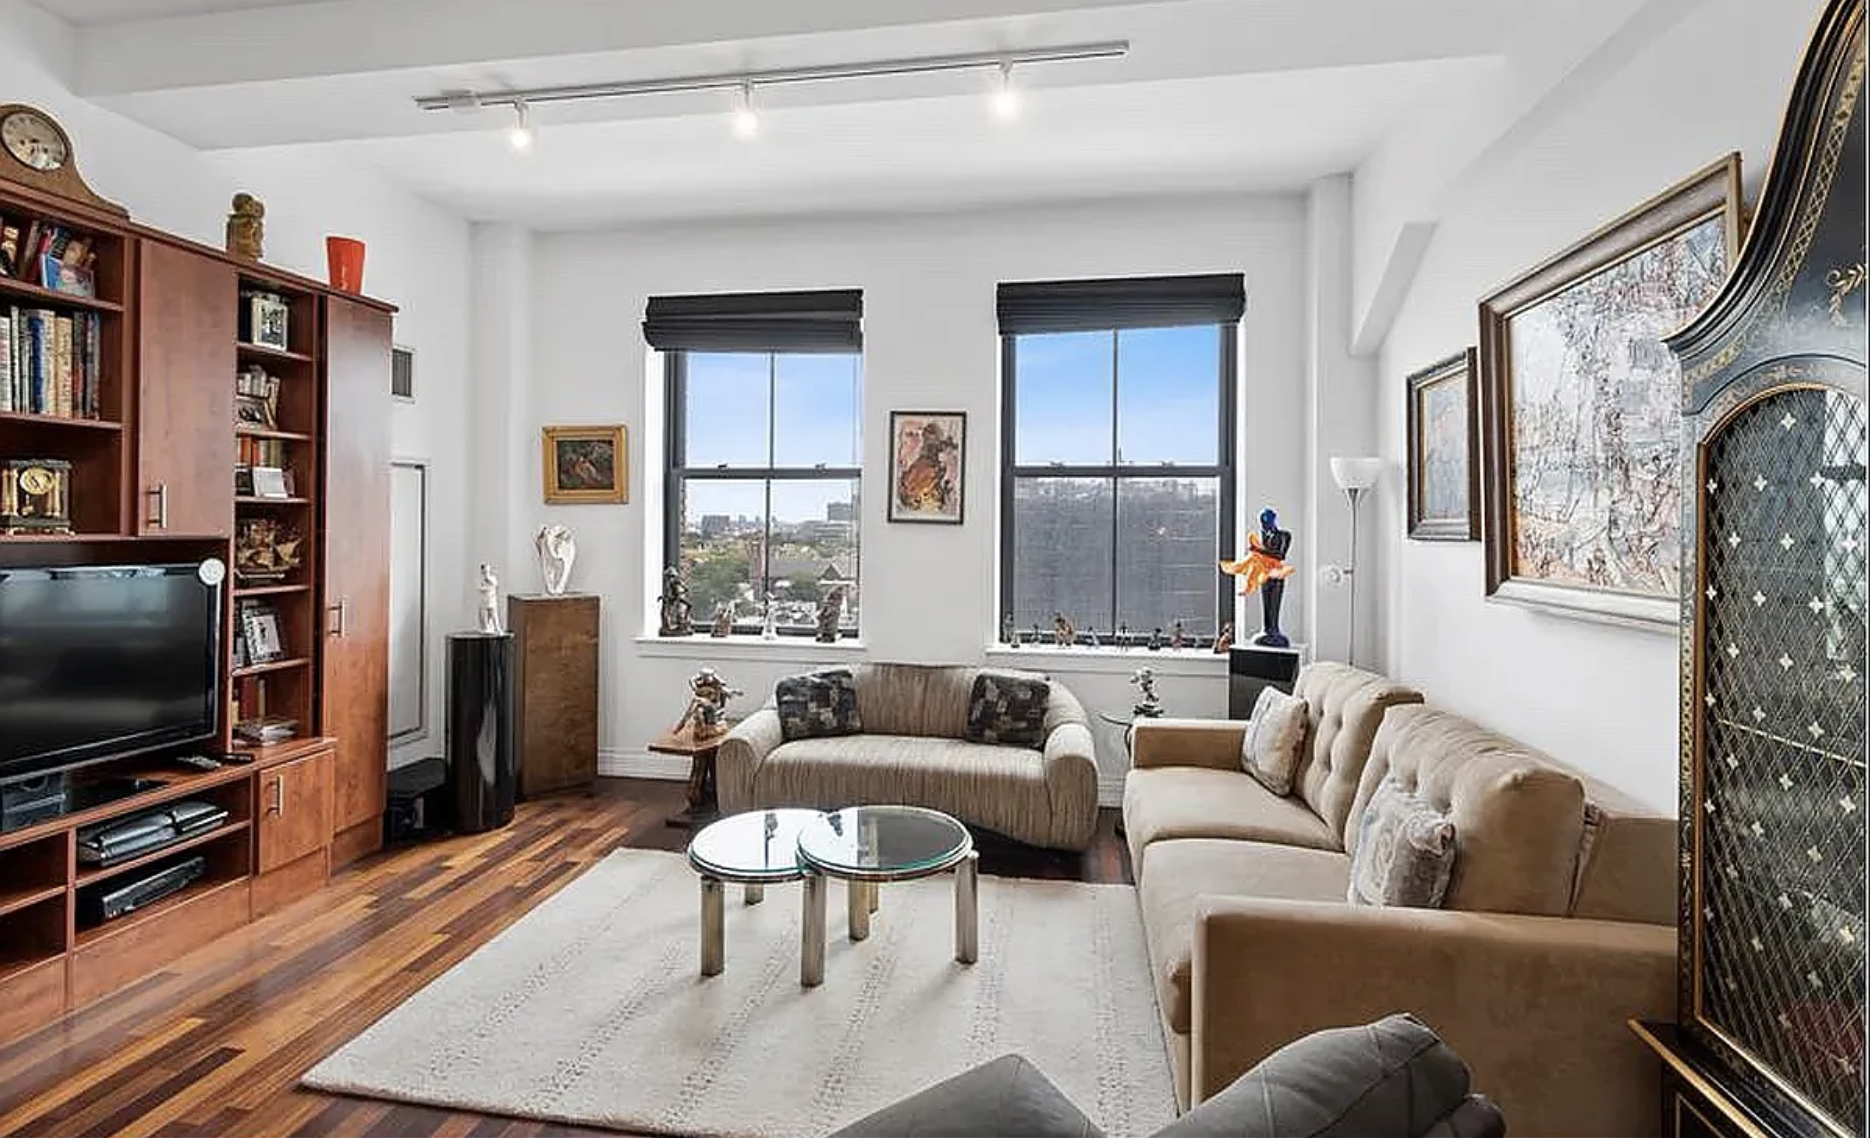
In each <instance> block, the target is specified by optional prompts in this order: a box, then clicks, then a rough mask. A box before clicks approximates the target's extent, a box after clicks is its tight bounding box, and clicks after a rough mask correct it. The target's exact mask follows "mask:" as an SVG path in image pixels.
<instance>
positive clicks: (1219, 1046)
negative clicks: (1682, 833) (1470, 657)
mask: <svg viewBox="0 0 1870 1138" xmlns="http://www.w3.org/2000/svg"><path fill="white" fill-rule="evenodd" d="M1296 691H1297V694H1299V695H1303V696H1306V697H1307V699H1308V701H1309V702H1310V703H1311V711H1312V719H1313V726H1312V730H1313V738H1312V746H1311V749H1310V752H1309V754H1308V755H1307V756H1306V758H1305V760H1304V763H1303V765H1302V766H1301V768H1300V773H1299V776H1298V778H1297V780H1296V784H1295V789H1294V792H1293V795H1292V796H1291V797H1290V798H1285V799H1281V798H1278V797H1275V796H1274V795H1273V794H1272V793H1271V792H1269V791H1267V790H1266V789H1265V788H1264V787H1262V786H1261V785H1260V784H1259V783H1258V782H1257V781H1255V780H1254V779H1253V778H1252V777H1251V776H1249V775H1247V774H1245V773H1244V772H1243V771H1242V769H1241V765H1240V748H1241V741H1242V736H1243V734H1244V731H1245V727H1246V725H1245V724H1244V723H1240V722H1214V721H1194V720H1163V721H1159V722H1148V723H1142V724H1139V725H1138V727H1137V730H1136V734H1135V738H1134V758H1133V762H1134V769H1133V770H1132V771H1131V772H1130V774H1129V778H1128V782H1127V785H1126V787H1125V792H1124V817H1125V822H1126V825H1127V826H1128V830H1129V841H1130V848H1131V854H1132V858H1133V863H1134V866H1135V870H1136V878H1137V885H1138V896H1139V899H1140V902H1141V905H1142V908H1143V917H1144V923H1145V926H1146V933H1147V942H1148V948H1149V956H1150V965H1151V967H1152V969H1154V973H1155V979H1156V983H1157V995H1158V998H1159V1001H1160V1006H1161V1009H1162V1013H1163V1019H1164V1022H1165V1026H1166V1029H1167V1031H1168V1035H1169V1040H1170V1047H1171V1051H1172V1053H1173V1059H1174V1065H1175V1069H1176V1082H1177V1094H1178V1096H1179V1097H1180V1098H1181V1099H1182V1102H1183V1105H1184V1106H1186V1105H1187V1104H1188V1103H1189V1102H1191V1101H1193V1102H1199V1101H1201V1100H1202V1099H1204V1098H1206V1097H1207V1096H1208V1095H1210V1094H1213V1093H1214V1092H1215V1091H1217V1090H1218V1089H1220V1088H1222V1087H1225V1086H1227V1085H1228V1084H1229V1083H1230V1082H1231V1081H1232V1080H1233V1079H1234V1078H1235V1077H1237V1076H1238V1075H1239V1074H1241V1072H1243V1071H1246V1070H1247V1069H1249V1068H1250V1067H1252V1066H1253V1064H1255V1063H1257V1062H1258V1061H1259V1060H1261V1059H1262V1058H1264V1057H1265V1056H1266V1055H1268V1054H1269V1053H1271V1052H1272V1051H1273V1050H1274V1049H1276V1048H1277V1047H1279V1046H1280V1045H1281V1044H1282V1043H1284V1042H1285V1041H1286V1040H1289V1039H1292V1038H1294V1037H1296V1036H1300V1035H1304V1034H1305V1033H1307V1032H1310V1031H1316V1030H1318V1029H1320V1028H1324V1027H1331V1026H1337V1025H1344V1024H1352V1023H1362V1022H1365V1021H1368V1020H1371V1019H1374V1018H1376V1017H1378V1016H1381V1015H1385V1014H1388V1013H1390V1012H1395V1011H1407V1012H1412V1013H1414V1014H1415V1015H1417V1016H1420V1017H1421V1018H1422V1019H1423V1020H1424V1021H1425V1022H1427V1023H1429V1024H1430V1025H1432V1026H1433V1027H1434V1028H1435V1030H1436V1031H1437V1032H1439V1033H1440V1034H1441V1036H1442V1037H1443V1038H1444V1039H1446V1040H1447V1041H1448V1044H1449V1046H1451V1047H1453V1048H1455V1049H1456V1050H1457V1051H1459V1052H1460V1053H1461V1054H1462V1055H1464V1056H1466V1057H1467V1058H1468V1059H1469V1061H1470V1062H1471V1063H1472V1066H1473V1069H1474V1079H1475V1085H1477V1086H1482V1087H1485V1088H1486V1089H1487V1093H1488V1094H1489V1095H1490V1096H1492V1097H1493V1098H1495V1099H1496V1100H1497V1101H1498V1102H1499V1103H1500V1106H1501V1108H1502V1110H1504V1111H1505V1114H1506V1117H1507V1118H1509V1119H1511V1120H1512V1130H1513V1133H1515V1134H1521V1135H1532V1134H1566V1135H1588V1134H1626V1135H1627V1134H1648V1133H1653V1132H1654V1131H1655V1129H1656V1127H1657V1125H1658V1120H1659V1117H1660V1116H1659V1113H1658V1111H1659V1106H1658V1097H1657V1096H1658V1090H1657V1087H1658V1083H1657V1070H1656V1067H1655V1064H1654V1062H1653V1060H1651V1059H1650V1058H1648V1057H1647V1056H1646V1054H1645V1052H1644V1051H1643V1049H1642V1047H1641V1046H1640V1045H1639V1044H1638V1043H1637V1042H1636V1040H1635V1038H1634V1037H1633V1036H1631V1034H1630V1033H1629V1032H1628V1031H1627V1030H1626V1028H1625V1026H1624V1021H1625V1020H1626V1019H1627V1018H1629V1017H1632V1016H1637V1017H1661V1018H1668V1017H1670V1016H1672V1015H1673V1013H1674V1009H1675V928H1674V921H1675V868H1674V866H1675V844H1676V835H1675V824H1674V822H1673V821H1672V820H1671V819H1668V818H1664V817H1660V816H1657V815H1655V814H1653V813H1651V812H1647V811H1644V810H1642V809H1640V808H1638V807H1636V806H1635V805H1633V804H1632V803H1630V802H1629V801H1627V800H1625V799H1624V798H1623V797H1622V796H1620V795H1618V794H1617V793H1616V792H1615V791H1613V790H1611V789H1610V788H1608V787H1606V786H1603V785H1601V784H1599V783H1597V782H1596V781H1594V780H1592V779H1590V778H1588V777H1585V776H1582V775H1580V774H1577V773H1575V772H1573V771H1570V770H1567V769H1565V768H1563V767H1561V766H1560V765H1559V764H1557V763H1555V762H1554V761H1553V760H1551V759H1549V758H1546V757H1545V756H1543V755H1540V754H1538V753H1536V752H1534V751H1532V750H1530V749H1528V748H1527V747H1525V746H1523V745H1521V744H1519V743H1517V742H1515V741H1513V740H1512V739H1508V738H1505V737H1503V736H1501V735H1497V734H1494V733H1492V732H1490V731H1487V730H1485V729H1483V728H1481V727H1479V726H1477V725H1475V724H1474V723H1472V722H1470V721H1468V720H1466V719H1463V718H1461V717H1460V716H1457V715H1454V714H1452V713H1450V712H1446V711H1442V710H1438V709H1435V708H1432V707H1428V706H1424V705H1422V704H1420V703H1419V702H1418V701H1419V700H1420V698H1421V697H1420V696H1419V695H1418V694H1416V693H1415V692H1413V691H1410V690H1408V689H1407V688H1404V687H1402V686H1400V685H1397V684H1395V683H1393V682H1392V681H1389V680H1386V679H1384V678H1383V677H1380V676H1376V675H1373V674H1371V673H1368V672H1362V671H1359V670H1356V669H1352V668H1349V667H1346V666H1344V665H1341V664H1315V665H1311V666H1309V667H1308V668H1306V669H1305V671H1304V672H1303V673H1302V674H1301V676H1300V679H1299V683H1298V686H1297V689H1296ZM1388 774H1394V775H1395V776H1396V777H1397V778H1398V779H1399V780H1400V781H1401V782H1402V783H1403V784H1404V785H1405V786H1406V787H1408V788H1410V789H1412V790H1414V791H1415V792H1416V793H1417V794H1419V795H1421V796H1422V797H1424V798H1426V799H1427V800H1429V801H1430V802H1431V803H1433V804H1434V805H1435V806H1437V807H1438V808H1441V809H1443V810H1446V811H1447V812H1448V813H1449V814H1450V815H1451V816H1452V818H1453V820H1454V823H1455V828H1456V834H1457V839H1456V840H1457V844H1458V848H1459V853H1458V856H1457V860H1456V862H1455V868H1454V876H1453V878H1452V880H1451V882H1450V884H1449V887H1448V893H1447V897H1446V899H1445V901H1444V905H1443V907H1442V908H1440V909H1403V908H1370V907H1363V906H1352V905H1350V904H1348V903H1347V902H1346V900H1345V894H1346V891H1347V888H1348V885H1349V872H1350V861H1351V853H1352V852H1354V848H1355V846H1354V843H1355V840H1356V836H1357V819H1358V818H1360V817H1361V816H1362V814H1363V810H1364V806H1365V804H1366V803H1368V801H1369V799H1370V796H1371V795H1372V793H1374V791H1375V789H1376V786H1377V784H1378V783H1379V782H1380V781H1381V780H1382V779H1383V777H1384V776H1385V775H1388ZM1347 847H1348V848H1347Z"/></svg>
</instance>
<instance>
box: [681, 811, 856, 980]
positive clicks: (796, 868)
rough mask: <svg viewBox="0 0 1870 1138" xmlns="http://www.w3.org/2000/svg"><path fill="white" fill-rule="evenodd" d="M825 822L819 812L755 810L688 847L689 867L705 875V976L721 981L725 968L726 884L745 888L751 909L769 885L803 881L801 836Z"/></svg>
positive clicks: (716, 826)
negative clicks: (718, 978)
mask: <svg viewBox="0 0 1870 1138" xmlns="http://www.w3.org/2000/svg"><path fill="white" fill-rule="evenodd" d="M822 817H824V815H822V814H820V813H819V812H818V811H816V810H753V811H749V812H747V813H745V814H735V815H733V816H732V817H728V818H723V819H721V820H720V821H718V822H714V823H711V824H709V825H708V826H707V827H705V828H704V829H703V830H702V831H701V832H700V833H698V834H696V835H695V837H694V840H693V841H691V842H689V843H688V864H689V865H690V866H692V867H694V870H695V872H696V873H699V874H700V875H701V974H702V975H703V976H718V975H719V974H720V972H721V969H722V968H723V967H725V966H726V957H727V951H726V944H725V941H726V937H727V934H726V922H727V915H726V913H725V912H724V911H723V903H724V898H723V893H724V892H725V883H726V882H729V881H731V882H734V883H735V884H738V885H742V886H745V888H746V902H747V904H749V905H757V904H759V903H760V902H761V901H763V900H765V898H766V887H767V886H768V885H772V884H775V883H778V882H784V881H797V880H799V879H800V878H802V877H804V876H805V875H806V874H805V867H804V866H803V865H801V864H800V861H799V833H800V831H801V830H803V829H804V828H805V827H806V826H807V825H808V824H810V823H812V822H815V821H817V820H819V819H820V818H822Z"/></svg>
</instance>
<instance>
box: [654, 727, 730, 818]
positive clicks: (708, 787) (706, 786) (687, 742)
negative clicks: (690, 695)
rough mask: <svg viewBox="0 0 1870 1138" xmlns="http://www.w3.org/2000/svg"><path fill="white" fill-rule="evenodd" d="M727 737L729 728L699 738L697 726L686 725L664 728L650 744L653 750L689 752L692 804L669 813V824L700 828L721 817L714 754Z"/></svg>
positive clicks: (664, 752)
mask: <svg viewBox="0 0 1870 1138" xmlns="http://www.w3.org/2000/svg"><path fill="white" fill-rule="evenodd" d="M725 738H727V732H725V731H723V732H721V733H720V734H719V735H710V736H708V737H707V738H705V739H697V738H695V731H694V728H693V727H684V728H682V729H681V730H680V731H668V732H664V733H663V734H661V735H658V736H657V737H656V738H655V739H654V740H653V741H652V742H651V743H650V744H649V749H650V751H652V752H653V753H655V754H658V755H686V756H688V808H687V809H686V810H683V811H682V812H681V813H679V814H671V815H669V817H668V818H667V819H665V821H666V822H667V824H668V825H671V826H676V827H679V828H681V829H684V830H692V829H699V828H701V827H702V826H705V825H707V824H708V823H710V822H712V821H714V820H715V819H716V818H718V817H720V807H719V805H718V799H717V798H716V797H715V788H714V754H715V752H716V751H718V750H720V748H721V740H723V739H725Z"/></svg>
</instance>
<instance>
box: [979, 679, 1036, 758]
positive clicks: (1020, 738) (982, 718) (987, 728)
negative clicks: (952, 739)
mask: <svg viewBox="0 0 1870 1138" xmlns="http://www.w3.org/2000/svg"><path fill="white" fill-rule="evenodd" d="M1051 696H1052V685H1051V684H1049V683H1047V682H1046V681H1045V680H1043V679H1040V678H1039V677H1038V676H1026V675H1020V674H1019V673H1016V672H982V673H981V674H980V675H978V676H976V677H974V690H973V693H972V694H971V695H970V697H969V698H968V702H967V730H966V732H965V735H964V737H965V738H966V739H967V740H968V742H970V743H994V744H998V745H999V746H1003V747H1038V746H1042V745H1044V743H1045V704H1046V701H1047V700H1048V699H1050V698H1051Z"/></svg>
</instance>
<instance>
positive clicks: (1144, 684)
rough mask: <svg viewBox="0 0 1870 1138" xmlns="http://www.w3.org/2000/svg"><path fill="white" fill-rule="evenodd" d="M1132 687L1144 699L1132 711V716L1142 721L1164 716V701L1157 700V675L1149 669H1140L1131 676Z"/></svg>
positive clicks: (1138, 701)
mask: <svg viewBox="0 0 1870 1138" xmlns="http://www.w3.org/2000/svg"><path fill="white" fill-rule="evenodd" d="M1130 685H1131V686H1132V687H1134V688H1135V689H1136V690H1137V692H1138V693H1139V694H1140V695H1141V697H1142V698H1140V699H1138V700H1137V701H1136V706H1135V707H1132V708H1131V709H1130V713H1131V714H1132V715H1135V716H1137V717H1138V718H1142V719H1155V718H1157V717H1159V716H1161V714H1162V701H1161V700H1159V699H1157V698H1156V673H1155V672H1154V671H1153V670H1151V669H1149V668H1138V669H1137V670H1136V671H1134V672H1132V673H1131V674H1130Z"/></svg>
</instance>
